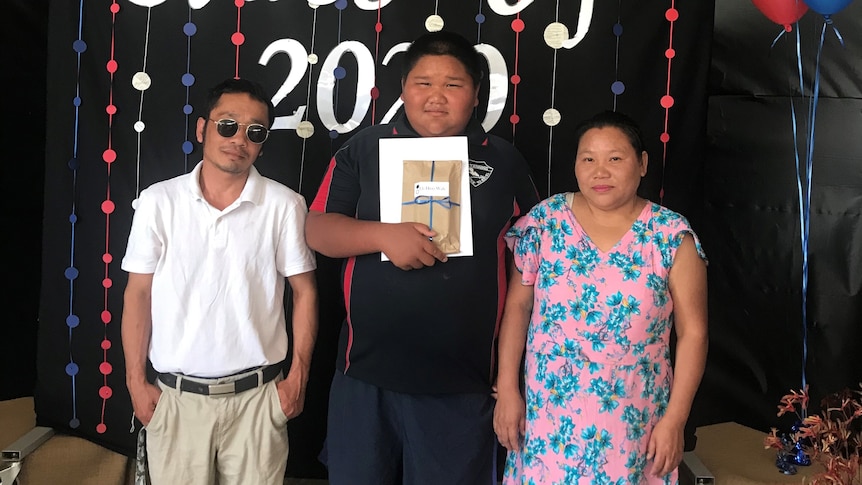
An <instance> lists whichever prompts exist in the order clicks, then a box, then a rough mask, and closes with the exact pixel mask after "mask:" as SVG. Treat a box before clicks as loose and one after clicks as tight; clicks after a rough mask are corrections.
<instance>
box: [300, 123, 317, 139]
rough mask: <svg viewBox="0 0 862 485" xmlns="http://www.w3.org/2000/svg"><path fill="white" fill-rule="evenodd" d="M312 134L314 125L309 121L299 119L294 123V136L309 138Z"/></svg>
mask: <svg viewBox="0 0 862 485" xmlns="http://www.w3.org/2000/svg"><path fill="white" fill-rule="evenodd" d="M312 135H314V125H313V124H311V122H310V121H308V120H306V121H301V122H300V123H299V124H298V125H296V136H298V137H300V138H306V139H307V138H311V136H312Z"/></svg>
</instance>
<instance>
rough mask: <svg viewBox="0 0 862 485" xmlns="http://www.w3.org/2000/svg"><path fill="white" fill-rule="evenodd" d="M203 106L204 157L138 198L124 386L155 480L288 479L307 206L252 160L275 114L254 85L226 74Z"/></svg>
mask: <svg viewBox="0 0 862 485" xmlns="http://www.w3.org/2000/svg"><path fill="white" fill-rule="evenodd" d="M204 109H205V111H204V115H203V116H202V117H201V118H199V119H198V122H197V139H198V142H200V143H201V144H202V146H203V160H202V161H201V162H200V163H198V165H197V166H196V167H195V168H194V170H193V171H192V172H191V173H189V174H185V175H181V176H178V177H176V178H173V179H170V180H166V181H163V182H159V183H156V184H154V185H152V186H150V187H149V188H147V189H146V190H144V191H142V192H141V194H140V197H139V198H138V204H137V208H136V212H135V215H134V219H133V222H132V229H131V233H130V234H129V241H128V246H127V249H126V254H125V257H124V258H123V262H122V268H123V270H125V271H127V272H128V273H129V280H128V284H127V286H126V290H125V297H124V302H125V304H124V308H123V320H122V338H123V351H124V353H125V357H126V384H127V386H128V389H129V394H130V396H131V398H132V405H133V407H134V411H135V416H136V417H137V418H138V419H139V420H140V421H141V422H142V423H143V424H144V426H145V427H146V432H147V444H146V446H147V457H148V464H149V472H150V477H151V480H152V483H153V484H155V485H161V484H178V483H182V484H184V485H189V484H201V485H203V484H212V483H219V484H220V485H228V484H249V483H254V484H273V485H276V484H278V485H281V484H282V483H283V481H284V470H285V466H286V462H287V453H288V441H287V428H286V425H287V421H288V419H290V418H292V417H294V416H296V415H298V414H299V413H300V412H301V411H302V407H303V402H304V399H305V387H306V383H307V380H308V371H309V364H310V361H311V355H312V351H313V347H314V340H315V338H316V335H317V289H316V284H315V281H314V269H315V259H314V253H313V252H312V251H311V250H310V249H309V248H308V247H307V246H306V244H305V232H304V224H305V217H306V213H307V207H306V203H305V200H304V199H303V197H302V196H301V195H299V194H297V193H296V192H294V191H292V190H291V189H289V188H287V187H285V186H284V185H282V184H280V183H278V182H276V181H273V180H270V179H268V178H265V177H263V176H261V175H260V173H259V172H258V171H257V169H256V168H254V166H253V164H254V162H255V160H256V159H257V157H258V156H259V155H260V154H261V150H262V148H263V143H264V141H266V138H267V136H268V134H269V129H268V127H269V126H271V124H272V121H273V107H272V103H271V102H270V101H269V97H268V96H267V95H266V93H265V92H264V90H263V88H262V87H261V86H260V85H259V84H257V83H255V82H252V81H248V80H243V79H228V80H226V81H224V82H222V83H221V84H219V85H218V86H215V87H214V88H213V89H211V90H210V92H209V94H208V97H207V104H206V106H205V108H204ZM285 278H286V279H287V282H288V283H289V284H290V288H291V291H292V301H293V320H292V328H293V333H292V335H291V338H292V343H293V357H292V359H291V362H290V367H289V371H288V372H287V375H286V376H285V377H284V379H283V380H282V364H283V362H284V361H285V359H286V356H287V351H288V335H287V332H286V322H285V311H284V301H283V296H284V289H285ZM148 358H149V360H150V362H151V363H152V366H153V368H154V369H155V370H156V372H158V379H157V382H155V383H150V382H148V380H147V378H146V367H147V359H148Z"/></svg>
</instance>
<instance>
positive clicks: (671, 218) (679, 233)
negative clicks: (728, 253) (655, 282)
mask: <svg viewBox="0 0 862 485" xmlns="http://www.w3.org/2000/svg"><path fill="white" fill-rule="evenodd" d="M658 214H659V215H658V220H659V221H661V222H662V224H661V227H660V228H657V232H656V236H657V238H656V242H657V243H659V247H660V248H661V249H662V263H663V264H664V266H665V267H666V268H668V269H670V267H671V266H673V261H674V258H675V257H676V251H677V249H679V246H680V245H681V244H682V241H683V239H685V236H686V235H690V236H691V237H692V238H693V239H694V247H695V249H696V250H697V254H698V256H700V258H701V259H703V261H704V262H705V263H707V264H709V260H708V259H707V257H706V253H705V252H704V250H703V246H701V244H700V238H698V237H697V234H695V232H694V230H693V229H692V228H691V224H689V222H688V219H686V218H685V217H684V216H683V215H681V214H678V213H676V212H673V211H671V210H670V209H667V208H664V207H662V208H661V209H660V211H659V213H658Z"/></svg>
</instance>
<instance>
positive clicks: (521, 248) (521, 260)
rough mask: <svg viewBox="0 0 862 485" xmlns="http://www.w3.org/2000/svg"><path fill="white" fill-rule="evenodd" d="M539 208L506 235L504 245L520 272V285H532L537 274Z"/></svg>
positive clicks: (533, 210) (518, 222) (539, 229)
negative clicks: (510, 252) (506, 246)
mask: <svg viewBox="0 0 862 485" xmlns="http://www.w3.org/2000/svg"><path fill="white" fill-rule="evenodd" d="M541 212H542V211H540V210H539V206H536V207H533V209H532V210H530V212H529V213H528V214H526V215H524V216H523V217H521V218H520V219H518V220H517V221H516V222H515V224H514V225H513V226H512V227H511V228H510V229H509V231H508V232H507V233H506V245H508V246H509V249H510V250H511V251H512V254H513V256H514V261H515V267H516V268H518V271H520V272H521V283H522V284H524V285H533V284H535V282H536V275H537V274H538V272H539V248H540V246H541V239H542V231H541V227H542V226H541V220H540V214H541Z"/></svg>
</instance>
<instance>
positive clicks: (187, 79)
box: [183, 72, 195, 87]
mask: <svg viewBox="0 0 862 485" xmlns="http://www.w3.org/2000/svg"><path fill="white" fill-rule="evenodd" d="M194 83H195V76H194V75H193V74H192V73H190V72H187V73H185V74H183V86H185V87H189V86H191V85H193V84H194Z"/></svg>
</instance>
